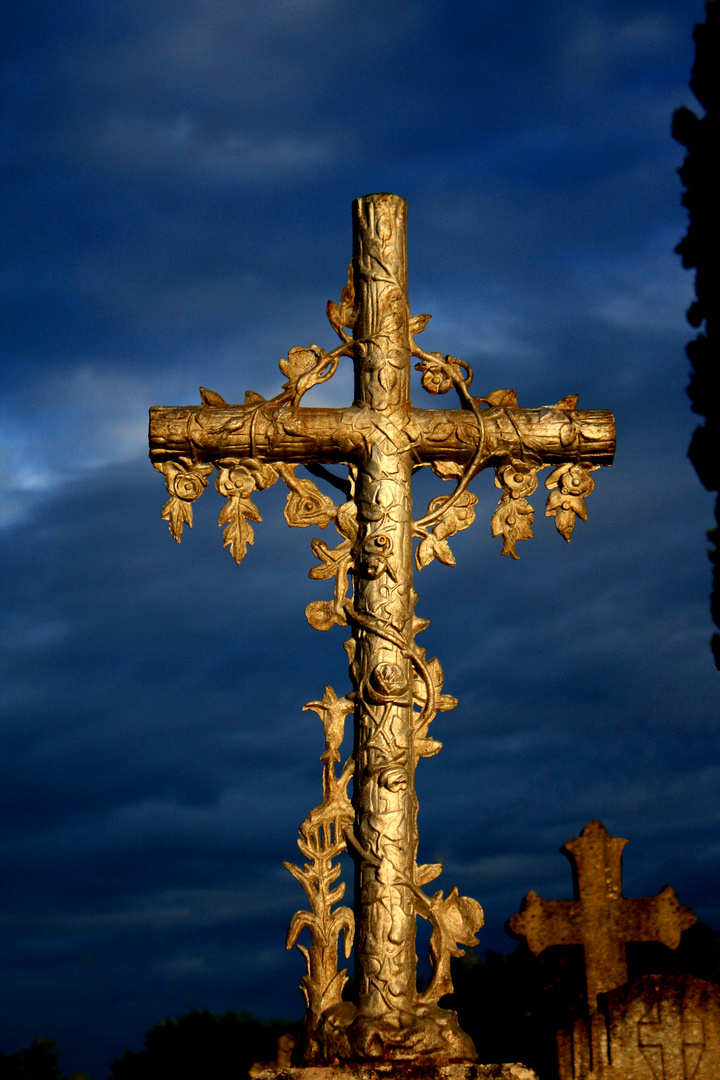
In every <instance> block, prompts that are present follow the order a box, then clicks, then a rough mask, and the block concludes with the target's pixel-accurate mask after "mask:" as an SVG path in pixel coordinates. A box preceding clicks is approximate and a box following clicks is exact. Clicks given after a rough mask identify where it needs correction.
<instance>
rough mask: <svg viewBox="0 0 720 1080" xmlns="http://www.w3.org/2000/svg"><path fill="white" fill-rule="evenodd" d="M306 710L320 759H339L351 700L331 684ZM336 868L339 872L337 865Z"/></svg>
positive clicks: (304, 710) (351, 706) (305, 707)
mask: <svg viewBox="0 0 720 1080" xmlns="http://www.w3.org/2000/svg"><path fill="white" fill-rule="evenodd" d="M321 602H322V601H321ZM307 710H311V711H312V712H314V713H317V715H318V716H319V717H320V719H321V720H322V725H323V728H324V730H325V753H324V754H323V755H322V757H321V758H320V760H321V761H326V760H327V761H330V762H332V761H339V760H340V755H339V754H338V750H339V748H340V744H341V743H342V741H343V736H344V735H345V717H346V716H347V714H348V713H350V712H352V711H353V704H352V702H351V701H348V699H347V698H346V697H341V698H339V697H338V696H337V694H336V693H335V691H334V690H333V688H332V686H326V687H325V693H324V695H323V699H322V701H308V702H307V704H306V705H303V712H306V711H307ZM353 764H354V762H353ZM348 779H349V777H348ZM337 869H338V873H340V867H339V866H338V868H337ZM338 899H340V897H338ZM333 903H334V901H333Z"/></svg>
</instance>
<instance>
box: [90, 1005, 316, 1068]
mask: <svg viewBox="0 0 720 1080" xmlns="http://www.w3.org/2000/svg"><path fill="white" fill-rule="evenodd" d="M301 1026H302V1023H301V1021H297V1022H296V1023H288V1022H287V1021H284V1020H267V1021H265V1020H255V1019H254V1018H253V1017H252V1016H250V1015H249V1013H235V1012H228V1013H225V1015H224V1016H219V1015H217V1014H215V1013H211V1012H206V1011H201V1010H193V1011H192V1012H190V1013H188V1014H187V1016H182V1017H180V1019H177V1020H176V1019H175V1018H170V1019H167V1020H161V1021H160V1023H158V1024H155V1026H154V1027H153V1028H151V1029H150V1030H149V1031H148V1033H147V1034H146V1036H145V1049H144V1050H140V1051H138V1052H137V1053H135V1052H133V1051H132V1050H127V1051H126V1052H125V1053H124V1054H123V1056H122V1057H121V1058H117V1059H116V1060H115V1061H114V1062H113V1063H112V1065H111V1066H110V1074H111V1076H112V1077H113V1080H198V1078H199V1077H203V1076H207V1077H212V1080H243V1077H247V1075H248V1069H249V1068H250V1066H251V1065H252V1064H254V1062H256V1061H273V1060H275V1057H276V1054H277V1040H278V1037H279V1036H280V1035H282V1034H284V1033H285V1032H287V1031H290V1032H292V1033H293V1034H297V1033H299V1030H300V1028H301Z"/></svg>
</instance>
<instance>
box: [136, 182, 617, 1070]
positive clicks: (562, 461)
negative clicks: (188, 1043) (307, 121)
mask: <svg viewBox="0 0 720 1080" xmlns="http://www.w3.org/2000/svg"><path fill="white" fill-rule="evenodd" d="M406 217H407V205H406V203H405V202H404V200H403V199H400V198H398V197H397V196H394V195H387V194H378V195H367V196H365V197H364V198H361V199H358V200H356V202H355V203H354V205H353V222H354V245H353V259H352V263H351V266H350V270H349V274H348V281H347V284H346V285H345V287H344V289H343V291H342V296H341V298H340V303H339V305H337V304H334V303H332V302H329V303H328V310H327V313H328V318H329V320H330V323H331V324H332V326H333V328H334V329H335V331H336V332H337V334H338V336H339V338H340V344H339V345H338V346H337V347H336V348H335V349H333V350H332V351H330V352H326V351H325V350H324V349H323V348H321V347H320V346H318V345H311V346H310V347H309V348H293V349H290V351H289V353H288V358H287V360H281V361H280V368H281V370H282V373H283V375H284V376H285V377H286V380H287V381H286V382H285V384H284V385H283V387H282V389H281V391H280V392H279V393H278V394H277V396H276V397H274V398H272V399H270V400H265V399H263V398H262V397H261V396H260V395H259V394H257V393H254V392H252V391H248V392H247V393H246V396H245V401H244V403H243V404H242V405H228V404H227V403H226V402H225V401H224V400H223V399H222V398H221V397H220V396H219V395H218V394H217V393H214V392H212V391H209V390H205V389H202V388H201V391H200V393H201V397H202V404H201V405H200V406H189V407H181V408H154V409H152V410H151V414H150V454H151V458H152V461H153V464H154V465H155V468H156V469H158V470H159V471H160V472H162V473H163V474H164V476H165V482H166V485H167V490H168V494H169V499H168V501H167V502H166V504H165V506H164V508H163V511H162V516H163V518H164V519H165V520H166V521H167V522H168V524H169V526H170V531H171V533H172V535H173V536H174V537H175V539H176V540H180V535H181V533H182V529H183V525H184V524H188V525H191V524H192V503H193V501H194V500H195V499H196V498H197V497H198V496H199V495H200V494H201V493H202V491H203V489H204V488H205V487H206V486H207V483H208V476H209V474H210V473H211V472H212V471H213V469H214V468H216V469H217V470H218V476H217V478H216V481H215V486H216V488H217V490H218V491H219V492H220V494H221V495H223V496H224V497H225V499H226V500H227V502H226V504H225V505H224V507H223V509H222V510H221V512H220V518H219V523H220V525H221V526H223V527H224V529H225V546H226V547H229V548H230V550H231V553H232V555H233V556H234V558H235V559H236V560H237V562H240V561H241V559H242V558H243V556H244V555H245V553H246V549H247V545H248V544H249V543H252V542H253V529H252V526H251V525H250V522H258V521H260V520H261V519H260V515H259V513H258V511H257V508H256V507H255V504H254V503H253V502H252V501H251V496H252V495H253V494H254V492H255V491H258V490H263V489H265V488H267V487H269V486H270V485H271V484H273V483H274V482H275V481H276V480H277V479H278V478H280V479H282V480H283V482H284V483H285V484H286V485H287V487H288V488H289V495H288V500H287V505H286V508H285V517H286V519H287V522H288V524H289V525H296V526H300V527H303V528H304V527H307V526H311V525H315V526H318V527H319V528H325V527H326V526H327V525H329V524H330V523H331V522H332V523H333V524H334V525H335V527H336V529H337V531H338V533H339V534H340V543H339V544H338V545H337V546H335V547H331V546H329V545H328V544H327V543H325V541H323V540H320V539H315V540H313V541H312V544H311V547H312V551H313V554H314V555H315V557H316V558H317V560H318V562H317V564H316V565H315V566H314V567H313V568H312V569H311V571H310V576H311V577H312V578H316V579H320V580H324V579H327V580H329V581H333V582H334V590H333V598H332V599H331V600H316V601H314V602H312V603H311V604H309V605H308V607H307V609H306V616H307V618H308V621H309V622H310V623H311V625H312V626H314V627H315V628H316V629H318V630H329V629H330V628H331V627H332V626H333V625H339V626H348V627H349V628H350V632H351V636H350V638H349V640H348V641H347V642H346V644H345V648H346V650H347V653H348V659H349V664H350V677H351V680H352V686H353V689H352V691H351V692H349V693H348V694H347V695H346V696H344V697H338V696H337V695H336V694H335V692H334V691H333V689H332V688H331V687H326V688H325V693H324V696H323V697H322V699H320V700H317V701H313V702H310V703H309V704H308V705H306V706H305V708H307V709H311V710H313V711H314V712H316V713H317V714H318V716H319V717H320V719H321V721H322V723H323V727H324V731H325V742H326V749H325V753H324V754H323V755H322V761H323V798H322V802H321V803H320V805H319V806H318V807H316V808H315V809H314V810H312V811H311V813H310V814H309V815H308V817H307V818H306V820H305V822H304V823H303V825H302V826H301V828H300V839H299V841H298V846H299V848H300V851H301V854H302V856H303V858H304V860H305V862H304V865H303V867H298V866H295V865H292V864H286V865H287V867H288V869H289V870H290V872H291V873H292V874H293V875H294V876H295V878H297V880H298V881H299V882H300V884H301V885H302V887H303V888H304V890H305V892H306V893H307V896H308V900H309V906H310V910H309V911H299V912H298V913H297V914H296V915H295V916H294V917H293V919H292V922H291V925H290V930H289V933H288V939H287V945H288V948H291V947H292V946H293V945H294V944H297V945H298V948H300V949H301V951H302V953H303V955H304V957H305V960H306V964H307V973H306V974H305V975H304V976H303V979H302V990H303V993H304V995H305V1000H306V1003H307V1013H306V1023H305V1037H304V1046H303V1061H304V1063H305V1065H306V1066H313V1067H317V1066H321V1065H322V1066H325V1067H326V1069H325V1072H324V1075H327V1074H328V1068H327V1067H332V1068H336V1067H337V1066H338V1063H340V1064H342V1063H349V1062H353V1063H362V1062H365V1063H373V1069H375V1072H373V1073H372V1075H374V1076H376V1075H379V1074H378V1072H377V1069H380V1070H384V1072H383V1075H384V1074H385V1072H387V1070H390V1072H391V1073H392V1068H393V1066H392V1063H393V1062H395V1063H398V1062H402V1063H404V1067H405V1075H407V1069H408V1068H410V1067H411V1066H412V1067H415V1066H417V1067H419V1066H423V1067H426V1068H427V1069H430V1070H431V1071H432V1070H433V1069H434V1071H435V1073H436V1074H437V1075H438V1076H440V1075H443V1076H445V1075H446V1073H445V1072H443V1071H442V1070H447V1069H448V1068H449V1067H450V1064H449V1063H453V1062H455V1063H457V1062H462V1063H469V1062H472V1061H474V1060H475V1058H476V1056H477V1055H476V1051H475V1048H474V1046H473V1044H472V1042H471V1040H470V1039H469V1037H468V1036H467V1035H466V1034H465V1033H464V1032H463V1031H462V1030H461V1029H460V1027H459V1024H458V1022H457V1017H456V1015H455V1013H453V1012H451V1011H449V1010H446V1009H442V1008H440V1007H439V1005H438V1001H439V999H440V998H441V997H442V996H443V995H445V994H447V993H450V992H451V990H452V982H451V979H450V958H451V957H452V956H460V955H462V949H461V948H460V946H463V945H475V944H477V938H476V937H475V934H476V932H477V931H478V930H479V929H480V927H481V926H482V923H483V915H482V910H481V908H480V905H479V904H478V903H477V902H476V901H475V900H472V899H470V898H468V897H461V896H459V895H458V893H457V890H456V889H452V890H451V891H450V893H449V894H448V895H447V896H445V895H444V894H443V892H442V891H440V892H435V893H434V894H432V895H429V894H427V893H426V892H425V891H424V886H426V885H427V884H428V883H429V882H431V881H433V880H434V879H435V878H436V877H437V876H438V875H439V874H440V872H441V870H442V866H440V865H425V866H419V865H418V864H417V861H416V856H417V848H418V830H417V812H418V804H417V799H416V796H415V769H416V766H417V763H418V760H419V759H420V758H421V757H432V756H433V755H435V754H436V753H437V752H438V751H439V750H440V748H441V744H440V743H439V742H437V741H436V740H435V739H433V738H431V737H429V736H428V728H429V725H430V723H431V722H432V720H433V718H434V717H435V715H436V713H437V712H438V710H439V711H444V710H448V709H452V708H454V706H455V705H456V701H455V699H454V698H452V697H450V696H449V695H448V694H445V693H443V671H442V667H441V665H440V662H439V660H438V659H427V657H426V656H425V650H424V649H422V648H420V647H418V645H416V643H415V636H416V634H418V633H419V632H420V631H421V630H423V629H424V628H425V627H426V626H427V625H428V624H427V622H426V621H425V620H423V619H421V618H419V617H418V616H416V614H415V601H416V593H415V591H414V588H413V540H414V538H417V539H418V544H417V547H416V549H415V552H414V561H415V565H416V566H417V568H418V570H421V569H422V568H423V567H425V566H427V565H428V564H429V563H430V562H432V560H433V559H438V560H439V561H440V562H443V563H445V564H447V565H450V566H453V565H454V564H455V560H454V557H453V554H452V552H451V549H450V546H449V543H448V541H449V540H450V538H451V537H452V536H454V535H455V534H456V533H457V532H459V531H460V530H461V529H466V528H468V527H469V526H470V525H471V524H472V522H473V520H474V505H475V503H476V502H477V499H476V497H475V496H474V495H473V494H472V493H471V492H470V491H469V489H468V485H469V484H470V482H471V480H472V479H473V478H474V477H475V475H476V474H477V473H479V472H480V471H481V470H483V469H486V468H488V467H492V468H493V469H494V470H495V483H496V484H497V486H498V488H499V489H500V490H501V497H500V501H499V504H498V507H497V510H496V511H495V514H494V516H493V518H492V522H491V529H492V533H493V535H494V536H496V537H502V540H503V548H502V553H503V554H504V555H509V556H511V557H512V558H517V553H516V550H515V547H516V544H517V542H518V541H520V540H527V539H529V538H530V537H532V529H531V524H532V520H533V513H534V512H533V509H532V507H531V506H530V504H529V503H528V501H527V500H528V497H529V496H530V495H532V493H533V492H534V491H535V489H536V487H537V473H538V471H539V470H540V469H542V468H545V467H547V466H552V471H551V473H550V475H549V477H548V478H547V480H546V486H547V487H548V488H549V489H550V494H549V498H548V501H547V507H546V514H547V515H548V516H552V517H554V518H555V524H556V526H557V529H558V531H559V532H560V534H561V535H562V536H563V537H564V538H565V539H566V540H569V539H570V536H571V533H572V530H573V526H574V524H575V521H576V518H578V517H579V518H581V519H582V520H586V519H587V510H586V507H585V501H584V500H585V497H586V496H587V495H589V494H590V492H591V491H592V489H593V479H592V477H591V476H590V473H591V471H592V470H594V469H597V468H598V467H599V466H601V465H609V464H611V462H612V458H613V454H614V448H615V428H614V421H613V418H612V415H611V414H610V413H609V412H603V411H598V412H591V411H578V410H577V397H576V396H573V397H567V398H563V399H562V400H561V401H559V402H558V403H557V404H555V405H552V406H548V407H545V408H540V409H522V408H519V407H518V404H517V400H516V396H515V392H514V391H510V390H497V391H495V392H494V393H492V394H489V395H488V396H487V397H474V396H473V395H472V394H471V393H470V384H471V381H472V371H471V369H470V367H469V365H468V364H466V363H464V362H463V361H461V360H458V359H456V358H455V357H452V356H443V355H441V354H440V353H434V352H433V353H429V352H426V351H424V350H423V349H422V348H420V346H419V345H418V344H417V341H416V336H417V335H418V334H419V333H420V332H421V331H422V330H423V329H424V327H425V326H426V324H427V322H428V320H429V318H430V316H429V315H416V316H414V317H411V315H410V310H409V307H408V289H407V240H406ZM348 331H351V333H350V332H348ZM341 357H350V358H352V360H353V363H354V370H355V400H354V401H353V404H352V405H351V406H349V407H347V408H344V409H320V408H309V407H305V406H301V400H302V398H303V397H304V395H305V394H306V393H307V392H308V391H309V390H310V389H311V388H312V387H313V386H317V385H319V384H320V383H323V382H325V381H326V380H327V379H330V378H331V377H332V376H333V374H334V373H335V371H336V369H337V366H338V363H339V361H340V359H341ZM412 357H415V358H416V359H417V360H418V363H417V365H416V367H417V369H418V370H419V371H420V372H421V373H422V385H423V387H424V388H425V390H427V391H429V392H430V393H431V394H444V393H446V392H447V391H449V390H451V389H454V390H455V391H456V392H457V394H458V396H459V399H460V408H459V409H418V408H414V407H413V405H412V402H411V400H410V372H411V358H412ZM329 464H330V465H332V464H335V465H343V466H346V467H347V470H348V476H347V481H346V482H345V481H342V482H340V481H338V479H337V477H335V476H332V475H331V477H330V479H331V482H332V483H334V485H335V486H336V487H338V486H340V487H341V488H342V490H343V493H344V496H345V498H344V501H343V502H342V503H341V504H340V505H335V504H334V503H333V500H332V499H331V498H329V497H328V496H327V495H325V494H323V493H322V492H321V491H320V489H319V488H318V487H317V486H316V484H315V483H314V482H313V481H312V480H309V479H306V478H302V477H298V476H297V475H296V472H295V470H296V466H298V465H305V466H306V467H307V468H308V469H309V470H310V471H311V472H312V473H313V474H314V475H316V476H322V475H325V476H326V478H327V471H326V470H325V468H324V467H325V466H326V465H329ZM421 466H430V467H432V469H433V470H434V472H435V473H436V474H437V475H438V476H439V477H441V478H442V479H443V480H445V481H454V488H453V490H452V491H451V492H450V493H449V494H446V495H440V496H438V497H436V498H434V499H432V500H431V502H430V504H429V506H428V508H427V510H426V512H425V513H424V514H421V515H420V516H419V517H418V518H415V519H413V513H412V496H411V478H412V474H413V472H414V470H416V469H417V468H419V467H421ZM349 576H350V577H351V582H352V592H351V594H350V595H348V589H349V586H348V577H349ZM351 712H352V713H354V748H353V753H352V756H351V757H350V758H349V759H348V761H347V762H345V764H344V765H343V767H342V769H341V771H340V774H339V775H338V774H337V772H336V765H337V763H338V762H339V761H340V754H339V748H340V745H341V743H342V740H343V733H344V727H345V718H346V716H347V715H348V714H349V713H351ZM351 777H352V778H353V785H354V789H353V797H352V802H351V801H350V799H349V797H348V795H347V788H348V784H349V782H350V779H351ZM346 849H347V850H348V851H349V852H350V854H351V855H352V856H353V857H354V859H355V862H356V884H355V903H354V910H353V909H351V908H350V907H347V906H343V907H335V905H336V904H337V903H338V902H339V901H340V900H341V899H342V897H343V895H344V885H342V884H336V882H337V878H338V876H339V873H340V866H339V865H338V864H337V863H336V862H335V860H336V858H337V856H338V855H339V854H340V853H341V852H342V851H344V850H346ZM333 909H334V910H333ZM418 916H421V917H422V918H424V919H427V920H428V921H429V922H430V924H431V926H432V935H431V938H430V954H431V961H432V966H433V974H432V978H431V979H430V981H429V984H428V985H427V987H426V988H425V989H424V990H423V991H418V989H417V987H416V963H417V957H416V955H415V936H416V921H417V917H418ZM303 930H308V931H309V934H310V938H311V945H310V946H309V947H306V946H303V945H301V944H300V943H299V941H298V939H299V936H300V934H301V933H302V931H303ZM341 934H342V936H343V944H344V951H345V956H346V957H349V955H350V949H351V947H352V946H353V943H354V947H355V969H356V1000H354V1001H352V1002H350V1001H345V1000H343V997H342V990H343V985H344V983H345V982H346V975H345V972H344V971H338V967H337V950H338V936H339V935H341ZM368 1068H369V1066H368V1065H361V1064H356V1066H354V1071H355V1072H357V1073H361V1074H362V1075H363V1076H365V1075H366V1073H367V1070H368ZM363 1070H364V1071H363ZM438 1070H439V1071H438ZM468 1070H471V1071H468ZM483 1070H485V1071H483ZM498 1070H500V1071H498ZM371 1071H372V1070H371ZM456 1074H457V1070H455V1073H454V1074H453V1075H456ZM368 1075H369V1074H368ZM448 1075H449V1074H448ZM463 1075H472V1076H478V1077H479V1076H481V1075H482V1076H487V1077H489V1076H498V1077H499V1076H507V1077H510V1076H515V1077H521V1076H522V1075H525V1076H530V1075H531V1074H530V1073H529V1072H528V1071H527V1070H524V1069H523V1068H522V1067H521V1066H512V1067H511V1066H507V1067H501V1066H469V1065H468V1066H467V1068H466V1070H465V1073H463Z"/></svg>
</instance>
